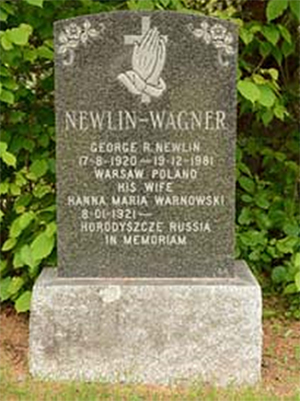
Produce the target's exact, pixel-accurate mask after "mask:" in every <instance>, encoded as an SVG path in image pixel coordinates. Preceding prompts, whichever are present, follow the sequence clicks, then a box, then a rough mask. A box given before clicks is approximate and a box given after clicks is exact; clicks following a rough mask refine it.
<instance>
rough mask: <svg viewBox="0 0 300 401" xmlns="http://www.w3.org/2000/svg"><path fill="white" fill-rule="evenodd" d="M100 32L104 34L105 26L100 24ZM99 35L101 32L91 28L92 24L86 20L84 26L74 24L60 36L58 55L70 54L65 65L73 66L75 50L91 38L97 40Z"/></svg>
mask: <svg viewBox="0 0 300 401" xmlns="http://www.w3.org/2000/svg"><path fill="white" fill-rule="evenodd" d="M100 31H101V33H103V31H104V24H100ZM98 35H99V32H98V31H96V29H93V28H92V27H91V23H90V22H89V21H88V20H85V21H84V23H83V26H82V27H80V26H79V25H77V24H75V23H74V22H72V23H71V24H70V25H68V26H66V27H65V30H64V31H62V32H61V33H60V34H59V36H58V41H59V42H60V45H59V47H58V53H60V54H65V53H68V55H69V59H66V58H65V60H64V61H63V63H64V64H65V65H71V64H72V63H73V60H74V50H73V49H75V48H76V47H77V46H78V45H79V44H80V43H83V44H84V45H85V44H86V43H87V41H88V39H89V38H95V37H96V36H98Z"/></svg>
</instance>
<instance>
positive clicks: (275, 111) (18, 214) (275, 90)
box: [0, 0, 300, 317]
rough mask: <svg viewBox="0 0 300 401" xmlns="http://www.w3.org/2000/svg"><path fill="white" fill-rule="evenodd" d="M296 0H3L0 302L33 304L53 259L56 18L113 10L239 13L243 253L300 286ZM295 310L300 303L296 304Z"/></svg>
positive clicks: (271, 281) (292, 288)
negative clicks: (33, 295)
mask: <svg viewBox="0 0 300 401" xmlns="http://www.w3.org/2000/svg"><path fill="white" fill-rule="evenodd" d="M298 5H299V3H298V2H297V1H294V0H269V1H268V2H258V1H257V2H253V1H251V0H223V1H220V0H218V1H217V0H209V1H207V0H205V1H203V0H139V1H138V0H129V1H127V2H125V1H102V2H100V1H93V0H74V1H70V0H51V1H49V0H48V1H46V0H22V1H1V3H0V20H1V27H2V28H1V29H2V30H1V32H0V43H1V50H2V52H1V53H2V57H1V67H0V68H1V69H0V74H1V86H0V100H1V108H2V114H1V123H2V136H1V143H0V158H1V171H2V182H1V185H0V193H1V195H2V199H1V215H0V218H1V220H2V243H3V244H2V251H3V254H4V258H3V259H2V261H1V265H0V273H1V276H2V280H1V288H0V291H1V292H0V296H1V301H10V302H13V303H14V305H15V308H16V309H17V311H19V312H22V311H26V310H28V309H29V306H30V296H31V289H32V285H33V283H34V281H35V280H36V278H37V276H38V275H39V273H40V271H41V269H42V267H43V266H44V265H47V266H54V265H56V248H55V238H56V223H55V129H54V112H53V41H52V24H53V22H54V21H55V20H57V19H64V18H69V17H74V16H77V15H83V14H89V13H97V12H101V11H110V10H113V9H126V8H129V9H150V10H152V9H172V10H178V11H183V12H186V11H187V12H196V13H200V14H206V15H211V16H216V17H220V18H226V19H231V20H234V21H235V22H236V23H237V24H238V25H239V27H240V58H239V69H238V85H237V88H238V93H239V98H238V102H239V119H238V123H239V137H238V151H237V230H236V231H237V246H236V248H237V249H236V256H237V257H239V258H243V259H246V260H247V261H248V263H249V264H250V266H251V267H252V269H253V270H254V272H255V273H256V274H257V276H258V277H259V279H260V280H261V282H262V284H263V285H264V287H266V288H267V289H272V290H274V291H279V292H281V293H282V294H283V295H284V296H288V297H289V299H290V301H291V305H293V303H294V302H295V300H296V299H297V298H296V296H295V295H293V294H296V292H299V290H300V252H299V224H298V217H299V216H298V208H297V204H298V203H297V186H299V166H298V164H297V156H298V140H299V129H298V120H299V109H298V108H297V103H298V100H299V93H298V82H297V76H298V73H299V64H298V61H299V59H298V56H297V48H298V45H299V36H298V37H297V38H295V34H294V32H296V31H297V24H298V23H299V22H298V21H299V19H300V15H299V14H300V8H299V7H298ZM294 315H295V316H297V315H298V317H299V311H297V309H295V310H294Z"/></svg>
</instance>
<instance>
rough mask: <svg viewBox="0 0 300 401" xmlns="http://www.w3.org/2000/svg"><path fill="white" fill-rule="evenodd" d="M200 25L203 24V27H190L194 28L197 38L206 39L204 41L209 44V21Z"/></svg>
mask: <svg viewBox="0 0 300 401" xmlns="http://www.w3.org/2000/svg"><path fill="white" fill-rule="evenodd" d="M200 26H201V28H198V29H194V30H193V26H192V25H191V26H190V29H191V30H192V32H193V35H194V36H195V37H196V38H198V39H199V38H202V39H203V40H204V42H205V43H206V44H207V45H208V44H209V43H210V42H211V35H210V33H209V25H208V23H207V22H205V21H204V22H202V23H201V24H200Z"/></svg>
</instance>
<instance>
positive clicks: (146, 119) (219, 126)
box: [64, 110, 227, 132]
mask: <svg viewBox="0 0 300 401" xmlns="http://www.w3.org/2000/svg"><path fill="white" fill-rule="evenodd" d="M64 121H65V130H66V131H73V130H76V131H82V132H85V131H90V130H93V131H99V132H101V131H127V130H135V129H139V128H141V127H147V126H150V127H151V128H152V129H153V130H158V131H159V130H176V131H194V130H199V129H202V130H203V129H204V130H207V131H215V130H226V129H227V124H226V113H225V111H224V110H191V111H187V110H180V111H178V112H173V111H168V110H161V111H158V110H156V111H153V110H149V111H148V112H144V113H143V114H141V113H139V112H137V111H128V110H117V111H111V110H95V111H87V110H79V111H66V112H65V118H64Z"/></svg>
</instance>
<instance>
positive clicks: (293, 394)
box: [0, 303, 300, 401]
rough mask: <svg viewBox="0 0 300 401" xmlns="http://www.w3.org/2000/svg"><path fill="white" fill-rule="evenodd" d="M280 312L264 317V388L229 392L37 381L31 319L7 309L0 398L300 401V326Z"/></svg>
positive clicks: (3, 317)
mask: <svg viewBox="0 0 300 401" xmlns="http://www.w3.org/2000/svg"><path fill="white" fill-rule="evenodd" d="M270 306H271V307H272V306H273V305H272V304H271V305H270V304H269V303H267V307H268V308H269V310H271V308H270ZM274 309H275V310H276V314H274V313H267V316H265V318H264V353H263V366H262V375H263V380H262V382H261V384H260V385H257V386H255V387H252V388H246V387H241V388H234V387H227V388H226V389H221V388H216V387H213V386H208V385H205V384H201V383H194V384H193V385H191V386H189V387H179V386H178V387H167V386H165V387H163V386H146V385H138V384H137V385H122V384H115V385H112V384H105V383H79V382H50V381H48V382H42V381H38V380H34V379H32V378H31V376H30V375H29V373H28V318H26V317H25V316H22V315H17V314H16V313H15V312H14V311H12V310H9V309H7V310H6V311H2V312H1V313H0V317H1V332H0V334H1V336H0V400H1V401H300V387H299V383H300V335H299V333H300V322H297V321H292V320H287V319H284V318H282V313H279V312H278V311H280V309H278V308H274ZM41 335H43V334H42V333H41Z"/></svg>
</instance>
